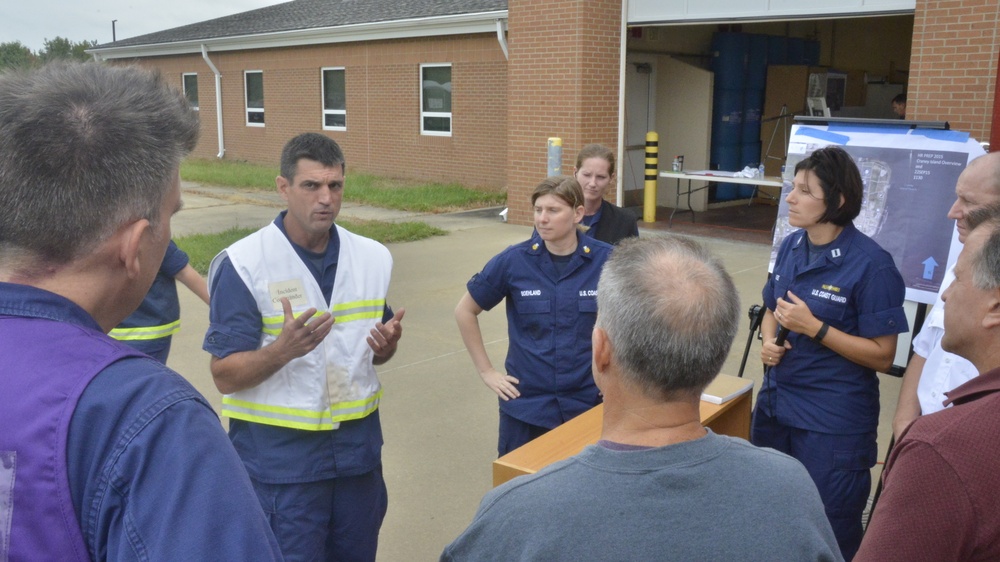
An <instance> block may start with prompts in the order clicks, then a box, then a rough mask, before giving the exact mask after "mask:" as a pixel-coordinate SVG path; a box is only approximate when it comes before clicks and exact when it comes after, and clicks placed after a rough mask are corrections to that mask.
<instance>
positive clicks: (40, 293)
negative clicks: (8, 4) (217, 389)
mask: <svg viewBox="0 0 1000 562" xmlns="http://www.w3.org/2000/svg"><path fill="white" fill-rule="evenodd" d="M197 140H198V117H197V114H196V113H194V112H193V111H191V108H190V107H189V106H188V104H187V101H186V100H185V98H184V96H183V95H181V94H180V93H179V92H177V91H174V90H171V89H170V88H168V87H167V86H166V84H165V83H164V82H163V80H162V79H161V78H160V77H159V76H158V75H155V74H152V73H150V72H148V71H145V70H141V69H139V68H135V67H122V66H118V67H115V66H108V65H102V64H97V63H86V64H65V65H64V64H57V65H50V66H46V67H43V68H42V69H40V70H36V71H25V72H10V73H6V74H0V560H3V561H6V560H91V559H94V560H119V561H128V560H240V561H243V560H280V558H281V555H280V553H279V552H278V550H277V543H276V541H275V540H274V536H273V535H272V534H271V530H270V528H269V527H268V525H267V520H266V519H265V518H264V512H263V510H261V508H260V505H259V504H258V502H257V498H256V495H255V493H254V491H253V488H252V487H251V485H250V479H249V477H248V476H247V474H246V471H245V470H244V469H243V466H242V464H241V463H240V459H239V458H238V457H237V456H236V451H234V450H233V448H232V446H230V444H229V441H228V439H227V438H226V434H225V432H223V430H222V426H221V425H220V424H219V418H218V417H217V416H216V415H215V412H213V411H212V407H211V406H210V405H209V404H208V402H206V401H205V399H204V398H203V397H202V396H201V395H200V394H198V391H196V390H195V389H194V387H192V386H191V385H190V384H188V382H187V381H185V380H184V379H182V378H181V377H180V376H179V375H178V374H177V373H175V372H173V371H171V370H170V369H168V368H167V367H166V366H165V365H163V364H161V363H159V362H157V361H155V360H154V359H152V358H150V357H147V356H145V355H143V354H141V353H139V352H138V351H135V350H133V349H132V348H130V347H127V346H126V345H124V344H122V343H120V342H118V341H116V340H114V339H112V338H111V337H109V336H108V335H107V332H108V331H109V330H111V329H112V328H114V327H115V326H117V325H118V323H119V322H121V321H122V320H123V319H124V318H125V317H126V316H128V315H129V313H131V312H132V311H133V310H134V309H135V308H136V306H138V305H139V303H140V302H141V301H142V299H143V297H144V296H145V295H146V292H147V291H148V290H149V287H150V284H151V283H152V282H153V278H154V277H156V274H157V272H158V271H159V268H160V263H161V262H162V260H163V256H164V253H165V252H166V249H167V244H168V243H169V242H170V217H171V215H173V214H174V213H175V212H176V211H177V210H178V209H180V205H181V193H180V178H179V176H178V169H179V167H180V162H181V159H182V158H184V156H186V155H187V154H188V153H189V152H190V151H191V150H192V149H193V148H194V146H195V143H196V142H197Z"/></svg>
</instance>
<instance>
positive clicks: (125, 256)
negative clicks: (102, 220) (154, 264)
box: [118, 219, 152, 279]
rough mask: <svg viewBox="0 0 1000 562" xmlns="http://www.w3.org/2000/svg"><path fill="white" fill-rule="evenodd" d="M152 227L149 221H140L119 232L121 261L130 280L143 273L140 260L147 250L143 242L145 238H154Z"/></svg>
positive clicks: (126, 226) (123, 227)
mask: <svg viewBox="0 0 1000 562" xmlns="http://www.w3.org/2000/svg"><path fill="white" fill-rule="evenodd" d="M151 226H152V225H150V224H149V220H148V219H139V220H137V221H135V222H132V223H129V224H127V225H125V226H122V227H121V229H119V231H118V235H119V238H120V240H119V242H118V244H119V246H118V253H119V259H120V260H121V261H122V264H123V265H124V266H125V272H126V273H127V274H128V278H129V279H137V278H138V277H139V275H140V274H141V273H142V271H141V269H142V268H141V264H140V259H139V258H140V257H141V254H142V252H143V251H144V250H145V248H143V244H142V240H143V237H144V236H152V231H151Z"/></svg>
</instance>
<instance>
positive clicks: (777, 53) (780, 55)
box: [767, 35, 788, 64]
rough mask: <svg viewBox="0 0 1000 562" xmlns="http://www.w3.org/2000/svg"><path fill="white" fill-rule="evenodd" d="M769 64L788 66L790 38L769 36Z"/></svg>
mask: <svg viewBox="0 0 1000 562" xmlns="http://www.w3.org/2000/svg"><path fill="white" fill-rule="evenodd" d="M767 64H788V38H787V37H782V36H780V35H768V36H767Z"/></svg>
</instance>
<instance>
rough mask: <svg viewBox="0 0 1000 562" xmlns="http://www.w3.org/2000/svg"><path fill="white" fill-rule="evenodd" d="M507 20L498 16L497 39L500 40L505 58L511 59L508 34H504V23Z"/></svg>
mask: <svg viewBox="0 0 1000 562" xmlns="http://www.w3.org/2000/svg"><path fill="white" fill-rule="evenodd" d="M506 21H507V20H505V19H500V18H497V41H499V42H500V49H501V50H502V51H503V58H505V59H507V60H510V55H509V54H508V53H507V36H506V35H505V34H504V23H506Z"/></svg>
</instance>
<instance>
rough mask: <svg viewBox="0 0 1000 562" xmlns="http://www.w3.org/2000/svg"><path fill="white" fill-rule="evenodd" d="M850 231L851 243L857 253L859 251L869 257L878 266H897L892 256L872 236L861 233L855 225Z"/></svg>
mask: <svg viewBox="0 0 1000 562" xmlns="http://www.w3.org/2000/svg"><path fill="white" fill-rule="evenodd" d="M850 230H851V231H850V233H849V235H850V240H849V243H850V245H851V246H852V247H853V248H854V249H855V250H856V251H859V252H861V253H862V254H863V255H865V256H867V257H868V259H869V260H871V261H872V262H873V263H875V264H877V265H893V266H894V265H895V262H893V259H892V254H890V253H889V252H888V251H887V250H886V249H885V248H883V247H882V246H881V245H880V244H879V243H878V242H876V241H875V240H874V239H873V238H872V237H871V236H868V235H867V234H865V233H864V232H861V231H860V230H858V229H857V228H856V227H854V226H853V225H851V227H850Z"/></svg>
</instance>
